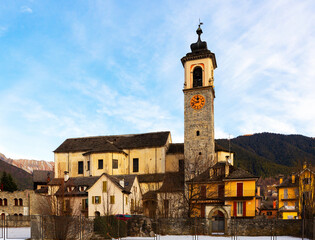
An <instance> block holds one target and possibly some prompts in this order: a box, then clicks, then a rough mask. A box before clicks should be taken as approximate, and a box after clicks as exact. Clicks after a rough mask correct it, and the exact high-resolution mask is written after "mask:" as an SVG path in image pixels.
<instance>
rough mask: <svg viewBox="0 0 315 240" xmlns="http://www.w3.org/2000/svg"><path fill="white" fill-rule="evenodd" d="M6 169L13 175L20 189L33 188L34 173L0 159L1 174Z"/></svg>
mask: <svg viewBox="0 0 315 240" xmlns="http://www.w3.org/2000/svg"><path fill="white" fill-rule="evenodd" d="M3 171H6V172H7V173H10V174H11V175H12V178H13V180H14V181H15V183H16V184H17V186H18V189H19V190H24V189H33V179H32V174H30V173H28V172H26V171H24V170H23V169H21V168H18V167H16V166H13V165H11V164H9V163H7V162H5V161H3V160H0V175H1V176H2V172H3Z"/></svg>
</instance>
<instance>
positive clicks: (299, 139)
mask: <svg viewBox="0 0 315 240" xmlns="http://www.w3.org/2000/svg"><path fill="white" fill-rule="evenodd" d="M216 142H217V143H218V144H219V145H221V146H222V147H224V148H226V149H229V140H228V139H217V140H216ZM230 149H231V151H233V152H235V161H234V162H235V165H236V166H238V167H242V168H244V169H246V170H248V171H250V172H251V173H253V174H255V175H257V176H263V177H266V176H275V175H277V174H280V173H281V174H289V173H291V172H294V171H296V170H297V169H300V168H301V166H302V164H303V162H304V161H307V162H309V163H312V165H315V139H314V138H310V137H305V136H302V135H283V134H275V133H258V134H253V135H244V136H239V137H237V138H233V139H231V140H230Z"/></svg>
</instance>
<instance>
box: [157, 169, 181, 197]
mask: <svg viewBox="0 0 315 240" xmlns="http://www.w3.org/2000/svg"><path fill="white" fill-rule="evenodd" d="M184 183H185V175H184V173H181V172H170V173H166V174H165V177H164V180H163V184H162V186H161V188H160V189H158V190H157V191H156V192H170V193H173V192H184V187H185V184H184Z"/></svg>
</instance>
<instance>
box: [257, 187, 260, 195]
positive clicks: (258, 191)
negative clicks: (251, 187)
mask: <svg viewBox="0 0 315 240" xmlns="http://www.w3.org/2000/svg"><path fill="white" fill-rule="evenodd" d="M257 196H260V186H257Z"/></svg>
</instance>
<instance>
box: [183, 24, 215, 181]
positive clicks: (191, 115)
mask: <svg viewBox="0 0 315 240" xmlns="http://www.w3.org/2000/svg"><path fill="white" fill-rule="evenodd" d="M201 24H202V23H200V24H199V27H198V29H197V31H196V32H197V34H198V40H197V42H196V43H193V44H191V45H190V49H191V52H189V53H187V54H186V56H185V57H183V58H182V59H181V62H182V64H183V67H184V70H185V82H184V89H183V92H184V118H185V121H184V128H185V129H184V130H185V134H184V155H185V169H186V170H188V171H189V172H190V173H191V174H193V175H194V174H198V173H200V172H202V171H204V170H206V168H207V167H210V166H211V165H212V164H213V163H214V159H215V147H214V116H213V115H214V114H213V113H214V109H213V101H214V97H215V95H214V86H213V71H214V69H216V67H217V63H216V59H215V55H214V53H212V52H211V51H210V50H208V48H207V43H206V42H204V41H201V38H200V35H201V34H202V29H201V28H200V26H201Z"/></svg>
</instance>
